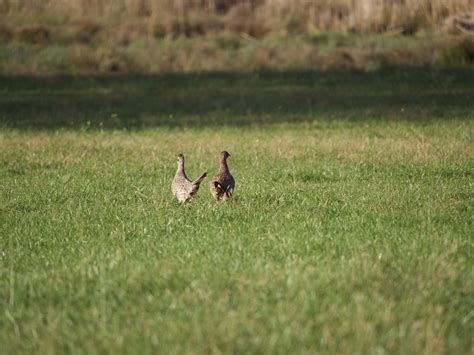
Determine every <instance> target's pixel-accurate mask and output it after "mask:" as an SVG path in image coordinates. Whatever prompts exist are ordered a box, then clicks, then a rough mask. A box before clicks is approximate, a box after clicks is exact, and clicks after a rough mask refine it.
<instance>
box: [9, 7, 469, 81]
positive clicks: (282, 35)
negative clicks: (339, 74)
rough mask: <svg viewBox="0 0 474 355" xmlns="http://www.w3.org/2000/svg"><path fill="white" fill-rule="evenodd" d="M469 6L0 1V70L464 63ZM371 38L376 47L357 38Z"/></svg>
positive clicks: (158, 70) (186, 69) (183, 69)
mask: <svg viewBox="0 0 474 355" xmlns="http://www.w3.org/2000/svg"><path fill="white" fill-rule="evenodd" d="M471 9H474V0H451V1H447V0H437V1H427V0H420V1H414V0H412V1H410V0H373V1H353V0H337V1H330V0H295V1H290V0H265V1H264V0H212V1H211V0H199V1H198V0H179V1H171V0H140V1H138V0H137V1H135V0H133V1H132V0H70V1H66V0H44V1H40V0H16V1H11V0H0V23H1V25H0V45H1V46H4V47H5V48H4V49H5V53H6V55H4V56H3V57H1V61H0V72H2V73H14V74H31V73H34V74H38V73H40V74H51V73H64V72H67V73H98V72H100V73H104V72H105V73H108V72H151V73H161V72H170V71H180V72H189V71H203V70H204V71H206V70H219V71H222V70H225V71H241V70H260V69H282V70H286V69H294V68H319V69H323V70H324V69H353V68H356V69H364V70H365V69H374V68H379V67H381V66H383V65H386V64H388V65H394V64H395V65H399V64H401V65H434V66H445V65H465V64H470V63H472V62H474V54H473V53H474V45H473V43H474V36H473V35H471V34H470V32H471V30H470V29H469V24H470V23H471V22H472V23H474V20H472V18H474V15H473V16H471V15H470V13H469V11H470V10H471ZM461 20H462V21H461ZM471 20H472V21H471ZM459 21H461V22H462V26H464V27H462V26H460V23H461V22H459ZM466 24H467V25H466ZM465 32H467V34H466V33H465ZM341 33H342V35H341ZM326 34H329V35H326ZM415 34H417V36H414V35H415ZM418 34H419V36H418ZM426 34H428V37H430V36H431V37H430V38H429V39H428V40H426V39H425V38H426V37H427V36H426ZM318 36H319V37H318ZM325 36H326V37H325ZM331 36H333V37H331ZM341 36H345V37H346V38H342V37H341ZM370 36H380V38H381V40H380V41H379V42H378V43H379V44H377V45H374V44H371V43H369V42H370V41H369V42H367V41H366V42H367V43H363V44H361V43H360V42H361V41H360V40H358V39H357V38H359V39H360V38H368V37H370ZM385 36H387V37H386V38H385ZM390 36H399V37H403V38H405V39H406V40H404V41H405V42H410V41H411V39H410V38H415V37H416V38H419V39H417V40H416V41H417V44H416V46H410V45H408V46H406V45H404V44H403V43H401V42H403V41H402V40H400V39H399V38H398V39H395V40H394V41H393V40H392V37H390ZM194 38H199V40H194ZM321 38H322V39H321ZM357 41H358V43H356V42H357ZM391 41H392V42H393V43H395V44H394V45H391V44H390V42H391ZM397 41H398V42H397ZM399 42H400V43H401V44H400V43H399ZM381 43H383V45H380V44H381ZM396 43H399V44H398V45H397V44H396Z"/></svg>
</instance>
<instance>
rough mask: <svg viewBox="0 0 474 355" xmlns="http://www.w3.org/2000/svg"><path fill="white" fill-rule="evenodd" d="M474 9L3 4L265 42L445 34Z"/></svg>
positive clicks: (318, 3)
mask: <svg viewBox="0 0 474 355" xmlns="http://www.w3.org/2000/svg"><path fill="white" fill-rule="evenodd" d="M473 9H474V1H473V0H436V1H431V0H371V1H368V0H363V1H353V0H178V1H173V0H140V1H132V0H69V1H65V0H17V1H11V0H0V13H1V14H2V15H1V17H3V18H6V19H8V18H10V19H11V18H18V17H22V18H24V19H26V18H28V17H30V18H43V19H47V20H49V21H51V20H53V19H54V21H59V22H61V21H70V20H73V19H82V20H84V19H86V20H90V19H96V20H97V19H99V20H100V22H102V23H107V24H108V25H117V26H119V27H121V26H127V25H129V24H130V23H134V22H136V21H139V22H140V23H141V24H144V25H146V27H147V28H148V32H149V34H150V35H153V36H163V35H167V36H170V37H176V36H196V35H203V34H205V33H209V32H218V31H222V30H229V31H233V32H239V33H246V34H248V35H250V36H254V37H259V36H262V35H264V34H265V33H267V32H268V31H270V30H271V31H278V32H284V33H290V34H291V33H306V32H314V31H324V30H332V31H351V30H352V31H357V32H362V33H368V32H370V33H373V32H376V33H380V32H386V31H393V30H397V31H402V32H403V33H405V34H412V33H414V32H416V31H417V30H418V29H419V28H426V27H428V28H434V29H437V30H438V29H440V28H442V27H444V26H446V24H449V23H450V24H451V29H452V28H454V27H455V26H456V23H454V22H455V21H454V22H453V21H450V20H452V19H453V18H454V17H456V16H459V15H460V14H463V13H467V12H469V11H472V10H473Z"/></svg>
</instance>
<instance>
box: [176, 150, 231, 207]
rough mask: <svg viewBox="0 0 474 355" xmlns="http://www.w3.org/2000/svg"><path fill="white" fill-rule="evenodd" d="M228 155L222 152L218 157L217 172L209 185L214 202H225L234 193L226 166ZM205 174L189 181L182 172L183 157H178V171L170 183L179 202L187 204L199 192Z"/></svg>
mask: <svg viewBox="0 0 474 355" xmlns="http://www.w3.org/2000/svg"><path fill="white" fill-rule="evenodd" d="M228 157H230V154H229V153H228V152H226V151H223V152H221V153H220V155H219V171H218V173H217V175H216V176H214V177H213V178H212V180H211V182H210V183H209V187H210V188H211V194H212V196H213V197H214V199H215V200H216V201H227V200H228V199H229V198H230V197H231V196H232V193H233V192H234V188H235V180H234V177H233V176H232V175H231V173H230V170H229V166H228V165H227V158H228ZM206 175H207V172H205V173H204V174H202V175H201V176H200V177H198V178H197V179H196V180H194V181H191V180H189V179H188V177H187V176H186V173H185V171H184V155H183V154H179V155H178V169H177V170H176V174H175V176H174V179H173V182H172V183H171V191H173V195H174V196H175V197H176V198H177V199H178V201H179V202H187V201H190V200H191V199H193V198H194V196H196V193H197V192H198V190H199V185H200V184H201V182H202V180H204V178H205V177H206Z"/></svg>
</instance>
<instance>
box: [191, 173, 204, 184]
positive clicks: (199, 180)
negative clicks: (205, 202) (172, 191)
mask: <svg viewBox="0 0 474 355" xmlns="http://www.w3.org/2000/svg"><path fill="white" fill-rule="evenodd" d="M206 176H207V171H206V172H205V173H204V174H202V175H201V176H200V177H198V178H197V179H196V180H194V181H193V185H197V186H199V184H200V183H201V181H202V180H204V178H205V177H206Z"/></svg>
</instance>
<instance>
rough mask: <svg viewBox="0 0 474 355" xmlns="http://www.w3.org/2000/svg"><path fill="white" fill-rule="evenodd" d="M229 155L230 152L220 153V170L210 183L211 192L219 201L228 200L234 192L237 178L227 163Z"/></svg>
mask: <svg viewBox="0 0 474 355" xmlns="http://www.w3.org/2000/svg"><path fill="white" fill-rule="evenodd" d="M228 157H230V154H229V153H228V152H226V151H223V152H221V154H220V155H219V172H218V173H217V175H216V176H214V177H213V178H212V180H211V182H210V183H209V186H210V188H211V194H212V196H213V197H214V199H216V200H217V201H226V200H228V199H229V198H230V197H231V196H232V194H233V192H234V188H235V180H234V177H233V176H232V175H231V173H230V170H229V166H228V165H227V158H228Z"/></svg>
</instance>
